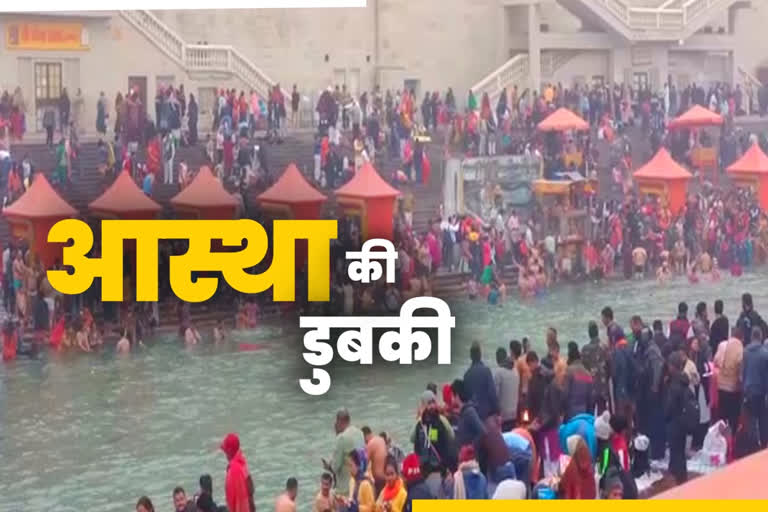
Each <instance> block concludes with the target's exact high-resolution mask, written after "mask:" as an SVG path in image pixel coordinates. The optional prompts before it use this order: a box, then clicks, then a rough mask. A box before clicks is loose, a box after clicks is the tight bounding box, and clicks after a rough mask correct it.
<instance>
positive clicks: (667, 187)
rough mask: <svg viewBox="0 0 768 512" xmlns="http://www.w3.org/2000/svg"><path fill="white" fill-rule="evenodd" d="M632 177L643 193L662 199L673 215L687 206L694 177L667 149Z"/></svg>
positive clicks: (662, 149)
mask: <svg viewBox="0 0 768 512" xmlns="http://www.w3.org/2000/svg"><path fill="white" fill-rule="evenodd" d="M632 176H633V177H634V178H635V181H636V182H637V184H638V189H639V191H640V192H641V193H643V194H649V195H655V196H658V197H660V198H661V199H662V201H663V202H665V203H666V204H667V205H668V206H669V209H670V211H671V212H672V213H673V214H677V213H678V212H679V211H680V210H681V209H682V207H683V206H684V205H685V200H686V196H687V193H688V180H690V179H691V178H692V175H691V173H690V172H688V171H687V170H686V169H685V168H684V167H683V166H681V165H680V164H678V163H677V162H675V161H674V160H673V159H672V155H670V154H669V151H667V149H666V148H661V149H660V150H659V152H658V153H656V156H654V157H653V158H652V159H651V161H650V162H648V163H647V164H645V165H644V166H642V167H641V168H640V169H638V170H636V171H635V172H634V174H633V175H632Z"/></svg>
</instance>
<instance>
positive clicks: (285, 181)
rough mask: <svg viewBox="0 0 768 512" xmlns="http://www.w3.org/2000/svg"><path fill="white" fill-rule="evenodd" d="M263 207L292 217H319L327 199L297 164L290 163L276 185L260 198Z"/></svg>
mask: <svg viewBox="0 0 768 512" xmlns="http://www.w3.org/2000/svg"><path fill="white" fill-rule="evenodd" d="M257 199H258V200H259V204H260V205H261V207H262V209H264V210H268V211H272V212H275V213H278V214H280V215H283V216H286V217H288V218H291V219H310V220H311V219H318V218H320V208H321V207H322V204H323V202H324V201H325V200H326V199H327V198H326V197H325V196H324V195H323V194H321V193H320V192H318V191H317V190H316V189H315V187H313V186H312V185H310V184H309V183H307V180H306V179H305V178H304V176H303V175H302V174H301V171H299V169H298V167H296V164H293V163H292V164H290V165H288V167H287V168H286V169H285V172H284V173H283V175H282V176H280V178H279V179H278V180H277V181H276V182H275V184H274V185H272V186H271V187H269V188H268V189H267V190H265V191H264V192H262V193H261V194H260V195H259V196H258V198H257Z"/></svg>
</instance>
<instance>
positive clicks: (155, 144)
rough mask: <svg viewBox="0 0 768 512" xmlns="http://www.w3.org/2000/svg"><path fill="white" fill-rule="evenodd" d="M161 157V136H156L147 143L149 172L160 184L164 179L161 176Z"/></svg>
mask: <svg viewBox="0 0 768 512" xmlns="http://www.w3.org/2000/svg"><path fill="white" fill-rule="evenodd" d="M161 155H162V146H161V144H160V135H155V136H154V137H152V139H150V141H149V142H148V143H147V171H149V172H150V173H152V174H154V175H155V181H156V182H158V183H159V182H160V180H162V179H163V176H162V175H161V174H160V173H161V172H162V170H163V165H162V159H161V158H160V157H161Z"/></svg>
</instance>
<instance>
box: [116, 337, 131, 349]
mask: <svg viewBox="0 0 768 512" xmlns="http://www.w3.org/2000/svg"><path fill="white" fill-rule="evenodd" d="M116 348H117V353H118V354H127V353H129V352H130V351H131V341H130V340H129V339H128V336H126V335H125V333H123V337H122V338H120V341H118V342H117V347H116Z"/></svg>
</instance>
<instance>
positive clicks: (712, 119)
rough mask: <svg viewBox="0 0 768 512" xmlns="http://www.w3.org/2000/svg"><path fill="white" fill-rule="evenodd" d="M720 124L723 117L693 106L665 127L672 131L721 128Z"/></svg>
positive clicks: (698, 106)
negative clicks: (708, 127)
mask: <svg viewBox="0 0 768 512" xmlns="http://www.w3.org/2000/svg"><path fill="white" fill-rule="evenodd" d="M722 124H723V116H721V115H720V114H716V113H714V112H712V111H711V110H709V109H706V108H704V107H702V106H700V105H694V106H693V107H692V108H691V109H690V110H688V112H686V113H685V114H683V115H681V116H680V117H678V118H676V119H673V120H672V121H670V122H669V124H668V125H667V127H668V128H669V129H670V130H672V129H676V128H696V127H699V126H721V125H722Z"/></svg>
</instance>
